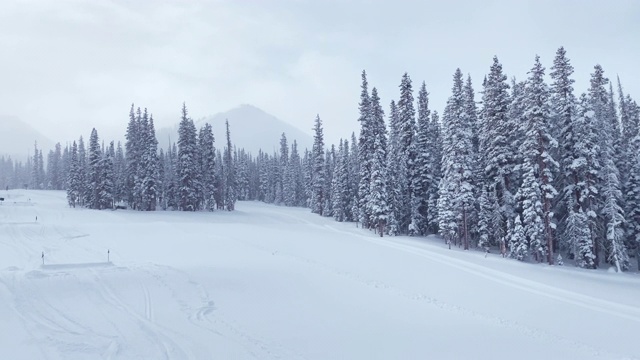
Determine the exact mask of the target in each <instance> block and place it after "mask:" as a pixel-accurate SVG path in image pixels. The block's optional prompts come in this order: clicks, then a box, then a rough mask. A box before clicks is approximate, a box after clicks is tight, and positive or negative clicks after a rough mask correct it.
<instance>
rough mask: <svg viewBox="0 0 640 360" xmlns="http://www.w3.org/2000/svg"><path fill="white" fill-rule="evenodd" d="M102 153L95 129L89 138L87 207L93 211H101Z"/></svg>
mask: <svg viewBox="0 0 640 360" xmlns="http://www.w3.org/2000/svg"><path fill="white" fill-rule="evenodd" d="M101 160H102V152H101V150H100V143H99V139H98V132H97V131H96V129H95V128H93V130H91V136H90V137H89V178H88V185H89V189H90V190H89V191H88V198H87V204H86V206H87V207H89V208H91V209H101V207H100V206H101V199H100V195H101V192H102V189H101V188H100V185H101V184H100V177H101V175H102V169H101V165H102V164H101Z"/></svg>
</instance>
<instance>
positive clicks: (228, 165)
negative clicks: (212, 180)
mask: <svg viewBox="0 0 640 360" xmlns="http://www.w3.org/2000/svg"><path fill="white" fill-rule="evenodd" d="M225 126H226V128H227V146H226V148H225V149H224V150H225V151H224V159H223V161H224V165H223V173H224V187H225V190H224V207H225V210H227V211H233V210H234V209H235V206H236V200H237V193H236V190H237V189H236V186H237V184H236V169H235V164H234V163H233V158H232V155H231V154H232V151H233V148H232V145H231V132H230V131H229V121H228V120H227V121H225Z"/></svg>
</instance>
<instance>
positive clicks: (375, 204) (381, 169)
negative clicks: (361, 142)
mask: <svg viewBox="0 0 640 360" xmlns="http://www.w3.org/2000/svg"><path fill="white" fill-rule="evenodd" d="M373 94H375V95H373ZM373 94H372V97H373V98H374V99H375V98H377V93H375V88H373ZM374 103H377V105H374V106H373V117H374V118H376V117H380V118H381V119H382V121H384V119H383V118H382V108H381V107H380V106H379V102H378V101H374ZM374 151H375V153H374V156H373V161H372V164H371V188H370V190H369V201H368V206H369V212H370V213H371V219H370V222H371V224H373V225H374V226H375V227H376V229H377V232H378V234H379V235H380V237H382V236H383V234H384V232H385V225H386V223H387V219H388V215H389V211H390V209H389V204H388V203H387V201H388V198H389V196H388V194H387V188H386V186H387V184H386V178H387V174H386V173H385V172H386V131H377V132H376V133H375V139H374Z"/></svg>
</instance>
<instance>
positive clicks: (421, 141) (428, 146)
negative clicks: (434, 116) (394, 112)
mask: <svg viewBox="0 0 640 360" xmlns="http://www.w3.org/2000/svg"><path fill="white" fill-rule="evenodd" d="M430 114H431V111H430V110H429V94H428V93H427V86H426V84H425V83H424V82H423V83H422V86H421V87H420V91H419V93H418V121H417V133H416V146H415V150H416V160H415V171H416V174H415V176H414V177H413V184H412V188H413V198H412V204H411V205H412V209H411V224H410V225H409V232H410V233H413V234H415V235H425V234H427V233H428V219H429V211H435V209H429V194H430V186H432V184H433V169H432V165H433V160H432V158H433V150H434V144H433V143H431V142H430V140H431V136H430V135H431V134H430V133H429V132H430V131H431V130H432V128H431V122H430V119H429V118H430ZM385 153H386V149H385Z"/></svg>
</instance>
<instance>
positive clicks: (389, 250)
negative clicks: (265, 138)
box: [0, 190, 640, 360]
mask: <svg viewBox="0 0 640 360" xmlns="http://www.w3.org/2000/svg"><path fill="white" fill-rule="evenodd" d="M2 194H3V196H4V197H5V198H6V199H5V200H6V201H5V202H4V203H3V204H2V205H0V358H2V359H65V360H68V359H100V358H104V359H143V358H144V359H212V358H216V359H582V360H586V359H638V358H640V348H639V347H638V342H637V338H638V335H637V329H638V327H639V326H640V307H638V304H640V278H639V276H638V275H637V274H616V273H611V272H607V271H586V270H580V269H575V268H572V267H549V266H545V265H532V264H523V263H519V262H517V261H514V260H506V259H502V258H500V257H498V256H495V255H489V256H488V257H485V256H484V254H482V253H480V252H476V251H469V252H464V251H461V250H458V249H452V250H449V249H447V247H446V246H445V245H444V244H443V243H442V242H441V241H440V240H438V239H436V238H427V239H418V238H407V237H394V238H389V237H385V238H382V239H381V238H379V237H376V236H375V235H374V234H372V233H370V232H368V231H363V230H361V229H358V228H356V227H355V226H354V224H351V223H348V224H342V223H336V222H334V221H333V220H331V219H326V218H321V217H319V216H317V215H314V214H311V213H310V212H309V211H308V210H306V209H296V208H284V207H276V206H272V205H266V204H262V203H255V202H240V203H239V204H238V205H237V211H235V212H231V213H229V212H222V211H218V212H214V213H204V212H202V213H178V212H153V213H141V212H134V211H122V210H118V211H94V210H86V209H71V208H68V207H67V206H66V201H65V193H64V192H52V191H24V190H12V191H9V192H8V193H7V192H4V191H3V192H2ZM36 216H37V217H38V221H37V222H36V221H35V218H36ZM107 250H109V251H110V260H111V262H107ZM43 251H44V253H45V259H44V260H45V265H44V266H42V265H41V261H42V259H41V253H42V252H43Z"/></svg>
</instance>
